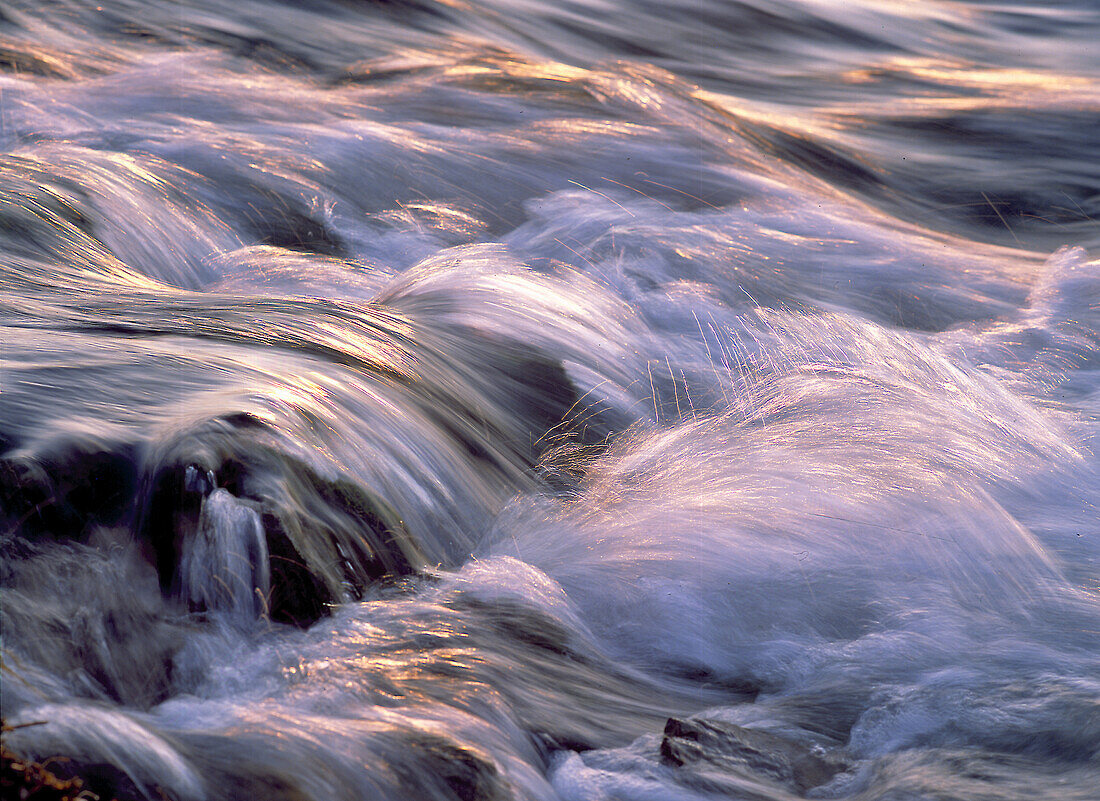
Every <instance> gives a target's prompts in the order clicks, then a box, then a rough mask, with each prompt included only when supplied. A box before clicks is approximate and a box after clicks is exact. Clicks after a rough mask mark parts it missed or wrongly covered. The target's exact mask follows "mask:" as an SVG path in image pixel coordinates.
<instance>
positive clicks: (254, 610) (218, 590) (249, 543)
mask: <svg viewBox="0 0 1100 801" xmlns="http://www.w3.org/2000/svg"><path fill="white" fill-rule="evenodd" d="M192 469H193V468H188V475H187V478H188V480H189V482H190V481H191V479H194V480H195V483H196V484H198V483H200V482H201V481H202V480H203V479H204V478H205V477H203V476H201V475H199V474H198V473H197V471H196V474H195V475H194V476H192V475H191V471H192ZM180 578H181V588H180V590H181V594H182V596H183V598H184V599H185V600H186V601H187V603H188V605H189V606H190V607H191V608H192V609H194V610H204V611H208V612H223V613H226V614H228V615H229V616H230V617H231V618H233V619H235V620H238V621H242V622H247V621H251V620H254V619H256V618H257V617H260V616H264V615H266V613H267V601H266V599H267V597H268V592H269V590H270V585H271V576H270V567H269V563H268V553H267V540H266V538H265V536H264V528H263V524H262V522H261V521H260V514H259V512H257V511H256V510H255V509H253V508H252V507H251V506H249V505H248V504H246V503H245V502H243V501H241V500H240V499H239V498H236V497H234V496H233V495H232V494H231V493H230V492H228V491H227V490H224V489H216V490H214V491H213V492H211V493H210V494H209V495H207V496H206V498H204V499H203V502H202V512H201V514H200V517H199V525H198V528H197V530H196V531H195V534H194V536H193V537H191V538H189V539H188V540H187V541H185V542H184V543H183V555H182V560H181V564H180Z"/></svg>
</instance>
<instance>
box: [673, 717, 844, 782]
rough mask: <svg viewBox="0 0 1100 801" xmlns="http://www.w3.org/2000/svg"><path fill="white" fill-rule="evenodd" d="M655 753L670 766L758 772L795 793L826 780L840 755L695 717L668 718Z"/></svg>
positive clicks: (840, 765)
mask: <svg viewBox="0 0 1100 801" xmlns="http://www.w3.org/2000/svg"><path fill="white" fill-rule="evenodd" d="M661 757H662V759H663V761H664V762H665V763H666V764H668V765H672V766H676V767H680V768H685V769H687V770H692V771H699V772H706V773H714V772H717V773H719V774H724V773H728V774H739V775H744V774H749V775H753V776H756V777H759V776H764V777H767V778H769V779H771V780H773V781H775V782H776V783H778V784H781V785H783V786H784V787H786V788H788V789H790V790H794V791H796V792H798V793H805V792H806V791H807V790H809V789H811V788H814V787H819V786H821V785H823V784H826V783H827V782H829V781H832V779H833V777H834V776H836V775H837V774H838V773H843V772H844V771H846V770H847V769H848V767H849V765H848V763H847V762H845V761H844V760H842V759H840V758H838V757H836V756H834V755H832V754H828V753H826V752H825V751H824V750H823V749H822V750H821V751H820V753H817V752H816V749H813V750H811V748H809V747H807V746H805V745H802V744H800V743H796V742H793V741H791V740H788V739H786V738H783V737H778V736H776V735H774V734H770V733H768V732H765V731H760V730H759V729H748V728H745V727H743V726H737V725H735V724H732V723H725V722H720V721H715V720H703V719H699V718H687V719H683V720H682V719H680V718H669V719H668V723H666V724H665V731H664V737H663V739H662V740H661Z"/></svg>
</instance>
